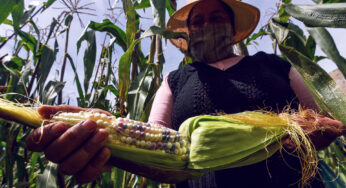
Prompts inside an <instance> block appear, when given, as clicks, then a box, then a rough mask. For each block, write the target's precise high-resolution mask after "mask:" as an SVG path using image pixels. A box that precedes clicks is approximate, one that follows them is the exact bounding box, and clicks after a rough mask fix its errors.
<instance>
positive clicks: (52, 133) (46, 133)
mask: <svg viewBox="0 0 346 188" xmlns="http://www.w3.org/2000/svg"><path fill="white" fill-rule="evenodd" d="M68 128H69V126H68V125H67V124H65V123H62V122H57V123H52V124H49V125H46V126H43V127H40V128H37V129H35V130H34V131H33V132H32V133H31V134H30V135H29V136H28V138H27V139H26V146H27V148H28V149H29V150H32V151H37V152H40V151H43V149H44V148H46V147H47V146H48V145H49V144H50V143H51V142H53V141H54V140H55V139H57V138H58V137H60V136H61V135H62V134H63V133H64V132H65V131H66V130H67V129H68Z"/></svg>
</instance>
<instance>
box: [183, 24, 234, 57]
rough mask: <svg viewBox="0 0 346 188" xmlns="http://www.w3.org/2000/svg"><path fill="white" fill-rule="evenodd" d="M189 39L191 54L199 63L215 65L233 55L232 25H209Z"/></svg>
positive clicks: (193, 33) (192, 33)
mask: <svg viewBox="0 0 346 188" xmlns="http://www.w3.org/2000/svg"><path fill="white" fill-rule="evenodd" d="M189 37H190V40H189V47H188V49H189V53H190V55H192V56H193V57H194V58H195V60H196V61H198V62H203V63H213V62H216V61H219V60H222V59H225V58H227V57H229V56H230V55H231V54H233V48H232V41H233V36H232V34H231V25H230V24H209V25H207V26H205V27H203V28H201V29H199V30H197V31H194V32H191V33H190V35H189Z"/></svg>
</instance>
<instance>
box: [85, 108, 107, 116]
mask: <svg viewBox="0 0 346 188" xmlns="http://www.w3.org/2000/svg"><path fill="white" fill-rule="evenodd" d="M86 111H87V112H94V113H100V114H106V115H107V116H113V115H112V114H111V113H109V112H107V111H105V110H101V109H96V108H90V109H87V110H86Z"/></svg>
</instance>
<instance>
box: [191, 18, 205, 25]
mask: <svg viewBox="0 0 346 188" xmlns="http://www.w3.org/2000/svg"><path fill="white" fill-rule="evenodd" d="M191 25H193V26H199V25H203V20H201V19H196V20H192V22H191Z"/></svg>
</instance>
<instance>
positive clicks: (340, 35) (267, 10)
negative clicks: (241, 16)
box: [0, 0, 346, 100]
mask: <svg viewBox="0 0 346 188" xmlns="http://www.w3.org/2000/svg"><path fill="white" fill-rule="evenodd" d="M44 1H46V0H44ZM44 1H43V0H25V5H26V6H27V5H29V3H33V2H36V3H39V2H44ZM110 1H111V3H112V4H113V3H114V2H117V0H110ZM81 2H82V3H81V4H86V3H88V2H94V3H95V4H94V5H92V6H91V7H90V8H94V9H96V11H95V12H91V13H94V14H96V15H97V16H95V17H94V16H82V20H83V22H84V24H85V25H86V24H87V23H88V22H89V21H90V20H92V21H96V22H101V21H102V19H104V18H105V16H104V15H105V14H106V13H107V12H105V10H106V9H107V8H108V7H109V6H108V0H82V1H81ZM243 2H247V3H249V4H252V5H254V6H256V7H258V8H259V9H260V11H261V18H260V22H259V24H258V26H257V28H256V30H255V32H256V31H258V30H259V29H260V28H261V27H263V26H264V25H266V24H267V22H268V20H269V19H270V17H271V16H272V15H273V14H274V13H275V11H276V4H277V2H278V0H243ZM177 3H178V5H177V6H178V8H181V7H182V6H184V5H185V3H186V1H185V0H177ZM293 3H295V4H313V2H312V1H311V0H293ZM120 6H121V1H120V0H119V1H118V2H117V4H116V7H120ZM58 7H63V6H62V4H61V3H60V2H59V0H57V2H56V3H55V4H53V5H52V6H51V7H50V9H49V10H47V11H45V12H44V13H43V14H41V15H39V16H38V17H36V18H35V21H36V23H38V25H39V27H41V28H43V27H46V26H48V25H50V23H51V21H52V18H53V17H55V18H56V17H57V16H58V14H59V13H60V11H61V10H58V9H54V8H58ZM138 12H139V14H140V15H141V16H142V19H141V25H140V27H141V28H142V29H143V30H145V29H147V28H149V27H150V26H152V25H153V23H152V19H151V17H152V15H151V9H146V10H145V11H138ZM117 14H119V15H120V16H119V19H118V22H117V23H116V24H117V25H118V26H120V27H122V28H124V27H125V24H126V21H125V18H124V15H123V14H121V12H120V10H118V12H117ZM167 17H168V16H167ZM77 20H78V19H74V21H73V24H72V28H71V30H72V32H71V34H70V40H69V52H70V54H71V56H72V57H73V59H74V62H75V63H76V64H77V65H76V66H77V69H78V71H79V72H80V73H81V74H79V75H81V76H82V75H83V74H84V73H83V55H84V50H81V51H80V53H79V54H78V55H77V50H76V41H77V39H78V38H79V37H80V35H81V33H82V31H83V28H82V27H81V26H80V24H79V22H78V21H77ZM294 23H296V24H298V25H299V26H300V27H301V28H304V25H303V24H302V23H301V22H299V21H296V20H295V21H294ZM9 29H10V28H8V27H6V26H5V25H1V26H0V35H1V36H4V35H5V34H6V35H9V34H11V31H9ZM328 30H329V31H330V33H331V34H332V36H333V37H334V40H335V42H336V45H337V47H338V49H339V51H340V54H341V55H343V56H345V55H344V54H346V42H345V41H346V35H345V34H344V32H345V30H344V29H328ZM306 34H307V33H306ZM103 38H104V33H98V34H97V42H98V46H97V48H98V50H100V49H101V46H100V45H101V43H102V42H103ZM58 40H59V46H60V52H61V51H63V46H64V41H65V35H64V34H63V35H61V36H59V37H58ZM257 42H258V45H251V46H249V52H250V55H252V54H255V53H256V52H258V51H264V52H267V53H273V49H272V41H271V40H270V39H269V37H263V38H261V39H259V40H257ZM51 45H52V44H51ZM85 45H86V44H85V43H83V44H82V48H81V49H83V46H85ZM149 45H150V40H149V39H144V40H143V41H142V49H143V52H144V54H148V52H149ZM11 51H12V49H11V48H10V45H7V48H4V49H1V53H0V54H5V53H7V52H11ZM116 51H117V52H116V55H117V57H118V58H119V57H120V55H121V54H122V53H123V51H122V50H121V49H120V48H116ZM316 53H317V54H318V55H324V54H323V52H322V51H321V50H320V49H319V48H318V49H317V52H316ZM9 54H11V53H9ZM97 54H99V53H97ZM164 56H165V59H166V63H165V66H164V70H163V72H164V75H165V74H167V73H169V72H170V71H172V70H174V69H176V68H177V67H178V64H179V62H180V61H181V60H182V58H183V54H182V53H181V52H180V51H179V50H178V49H177V48H175V47H174V46H173V45H172V44H171V43H170V42H169V41H167V43H164ZM61 64H62V55H59V56H58V57H57V60H56V63H55V66H54V70H52V71H51V73H50V76H49V79H56V78H58V74H57V73H56V71H55V70H59V69H60V67H61ZM319 64H320V65H321V66H322V67H323V68H324V69H325V70H326V71H327V72H330V71H332V70H334V69H336V66H335V65H334V63H332V62H331V61H330V60H323V61H321V62H320V63H319ZM73 79H74V74H73V73H72V71H71V68H70V66H69V65H68V66H67V73H66V74H65V80H69V81H70V82H69V84H67V85H66V88H74V87H76V86H75V85H74V82H71V81H72V80H73ZM79 79H80V80H83V78H82V77H80V78H79ZM75 92H76V90H75V89H65V91H64V98H65V99H66V100H67V98H69V97H71V99H74V98H75V96H76V95H77V93H75Z"/></svg>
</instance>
